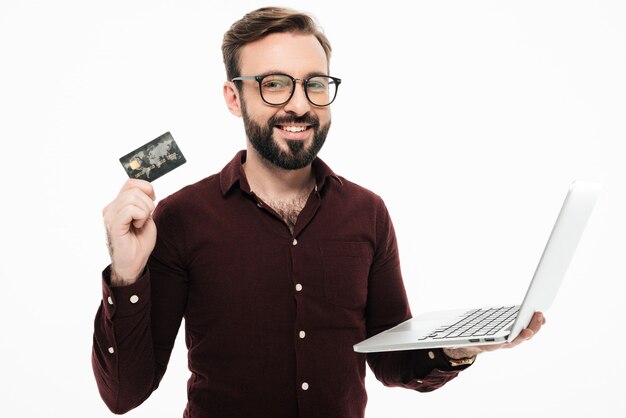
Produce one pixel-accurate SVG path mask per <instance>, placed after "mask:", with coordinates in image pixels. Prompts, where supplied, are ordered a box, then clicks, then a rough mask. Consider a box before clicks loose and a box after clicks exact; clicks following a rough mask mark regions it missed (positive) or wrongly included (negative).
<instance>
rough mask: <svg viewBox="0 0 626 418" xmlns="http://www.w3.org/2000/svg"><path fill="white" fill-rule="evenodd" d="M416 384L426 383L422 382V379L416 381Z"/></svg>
mask: <svg viewBox="0 0 626 418" xmlns="http://www.w3.org/2000/svg"><path fill="white" fill-rule="evenodd" d="M415 383H419V384H422V383H424V381H423V380H420V379H415Z"/></svg>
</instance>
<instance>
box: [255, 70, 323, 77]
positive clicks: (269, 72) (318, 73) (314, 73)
mask: <svg viewBox="0 0 626 418" xmlns="http://www.w3.org/2000/svg"><path fill="white" fill-rule="evenodd" d="M270 74H285V75H288V76H290V77H293V76H292V75H290V74H287V73H286V72H285V71H282V70H270V71H264V72H262V73H261V74H257V75H260V76H266V75H270ZM316 75H324V76H328V74H326V72H320V71H312V72H309V73H306V74H305V75H304V76H303V77H302V78H311V77H314V76H316ZM296 78H299V77H296Z"/></svg>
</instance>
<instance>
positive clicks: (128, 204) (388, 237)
mask: <svg viewBox="0 0 626 418" xmlns="http://www.w3.org/2000/svg"><path fill="white" fill-rule="evenodd" d="M222 50H223V54H224V63H225V65H226V72H227V80H228V81H226V82H225V84H224V98H225V101H226V105H227V106H228V109H229V110H230V111H231V113H233V114H234V115H236V116H238V117H242V119H243V122H244V127H245V133H246V150H242V151H240V152H239V153H238V154H237V155H236V156H235V157H234V158H233V160H232V161H231V162H230V163H228V164H227V165H226V166H225V167H224V169H223V170H222V171H221V172H219V173H217V174H215V175H212V176H210V177H208V178H206V179H203V180H201V181H199V182H197V183H195V184H192V185H190V186H187V187H185V188H183V189H182V190H180V191H178V192H177V193H175V194H173V195H171V196H169V197H167V198H165V199H163V200H162V201H161V202H160V203H159V205H158V207H156V209H155V207H154V203H153V201H154V200H155V195H154V191H153V189H152V186H151V184H150V183H147V182H144V181H140V180H129V181H128V182H126V183H125V184H124V186H123V187H122V189H121V191H120V193H119V194H118V196H117V197H116V198H115V199H114V200H113V201H112V202H111V203H110V204H109V205H108V206H107V207H106V208H105V209H104V211H103V216H104V221H105V224H106V228H107V236H108V239H109V249H110V254H111V265H110V266H109V267H107V268H106V269H105V270H104V272H103V278H102V286H103V300H102V303H101V306H100V309H99V310H98V313H97V315H96V320H95V330H94V344H93V355H92V360H93V361H92V363H93V370H94V374H95V377H96V381H97V384H98V388H99V390H100V394H101V396H102V398H103V399H104V401H105V403H106V404H107V406H108V407H109V408H110V409H111V410H112V411H113V412H115V413H124V412H126V411H128V410H130V409H132V408H135V407H137V406H138V405H139V404H141V403H142V402H143V401H144V400H145V399H147V398H148V397H149V396H150V394H151V393H152V392H153V391H154V390H155V389H156V388H157V387H158V385H159V382H160V381H161V378H162V377H163V375H164V373H165V370H166V367H167V363H168V360H169V357H170V354H171V351H172V348H173V345H174V340H175V339H176V334H177V332H178V329H179V328H180V324H181V321H182V318H183V317H184V318H185V337H186V343H187V348H188V350H189V351H188V364H189V369H190V371H191V376H190V378H189V382H188V403H187V406H186V408H185V411H184V416H185V417H203V418H206V417H229V418H238V417H241V418H244V417H245V418H250V417H257V418H263V417H268V418H270V417H271V418H293V417H324V418H328V417H342V418H343V417H348V418H352V417H363V416H364V413H365V405H366V402H367V395H366V393H365V368H366V360H367V362H368V363H369V365H370V367H371V368H372V370H373V371H374V373H375V374H376V377H377V378H378V379H379V380H380V381H382V382H383V384H385V385H387V386H400V387H405V388H408V389H413V390H417V391H422V392H426V391H431V390H434V389H437V388H439V387H441V386H443V385H444V384H445V383H446V382H448V381H449V380H451V379H452V378H454V377H456V376H457V375H458V373H459V371H460V370H463V369H465V368H467V367H468V366H469V365H470V364H471V363H472V362H473V361H474V359H475V356H476V354H478V353H479V352H481V351H483V350H493V349H497V348H501V347H500V346H489V347H476V348H471V349H465V350H463V349H457V350H454V349H443V350H439V349H437V350H415V351H404V352H394V353H377V354H369V355H367V356H366V355H364V354H359V353H355V352H354V351H353V349H352V346H353V345H354V344H355V343H357V342H359V341H361V340H363V339H365V338H366V337H369V336H371V335H373V334H376V333H378V332H380V331H383V330H385V329H388V328H390V327H391V326H394V325H396V324H398V323H400V322H402V321H404V320H406V319H408V318H410V316H411V313H410V309H409V305H408V302H407V297H406V293H405V290H404V286H403V282H402V275H401V271H400V261H399V257H398V249H397V245H396V238H395V233H394V230H393V226H392V223H391V220H390V217H389V214H388V212H387V209H386V208H385V205H384V203H383V201H382V200H381V199H380V197H379V196H377V195H376V194H374V193H372V192H370V191H368V190H367V189H365V188H363V187H360V186H358V185H356V184H354V183H352V182H350V181H348V180H346V179H345V178H343V177H340V176H338V175H336V174H335V173H334V172H333V171H332V170H331V169H330V168H329V167H328V166H327V165H326V164H324V162H323V161H322V160H321V159H319V158H318V157H317V154H318V152H319V151H320V149H321V148H322V146H323V144H324V141H325V140H326V135H327V132H328V130H329V128H330V124H331V113H330V107H329V106H330V104H331V103H332V102H333V101H334V100H335V98H336V96H337V93H338V89H339V86H340V83H341V80H340V79H339V78H337V77H334V76H331V75H330V73H329V68H330V67H329V60H330V52H331V47H330V44H329V42H328V40H327V39H326V37H325V36H324V34H323V33H321V32H320V31H319V30H318V28H317V27H316V25H315V23H314V21H313V19H312V18H311V17H310V16H308V15H306V14H303V13H299V12H295V11H292V10H288V9H282V8H263V9H259V10H255V11H253V12H251V13H249V14H247V15H246V16H244V17H243V18H242V19H241V20H239V21H237V22H235V23H234V24H233V26H232V27H231V28H230V30H229V31H228V32H227V33H226V34H225V36H224V42H223V46H222ZM157 231H158V236H157ZM542 324H543V318H542V317H541V316H540V315H538V314H537V315H535V317H534V319H533V321H532V322H531V324H530V325H529V328H528V329H526V330H524V331H523V332H522V334H520V336H519V337H518V338H517V339H516V340H515V341H514V342H513V343H511V344H509V345H508V347H512V346H515V345H517V344H519V343H520V342H522V341H523V340H525V339H528V338H530V337H531V336H532V335H533V334H534V333H536V332H537V331H538V330H539V329H540V327H541V325H542Z"/></svg>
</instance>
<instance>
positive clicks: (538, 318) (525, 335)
mask: <svg viewBox="0 0 626 418" xmlns="http://www.w3.org/2000/svg"><path fill="white" fill-rule="evenodd" d="M545 323H546V319H545V318H544V316H543V314H542V313H541V312H535V314H534V315H533V317H532V319H531V320H530V324H528V327H527V328H524V329H523V330H522V332H520V333H519V335H518V336H517V337H515V339H514V340H513V341H511V342H505V343H502V344H491V345H477V346H473V347H459V348H447V347H446V348H444V349H443V352H444V354H445V355H446V356H448V357H449V358H451V359H462V358H468V357H474V356H476V355H478V354H479V353H482V352H484V351H495V350H499V349H501V348H513V347H515V346H517V345H519V344H521V343H523V342H524V341H527V340H530V339H531V338H532V337H534V336H535V334H537V333H538V332H539V330H540V329H541V327H542V326H543V325H544V324H545Z"/></svg>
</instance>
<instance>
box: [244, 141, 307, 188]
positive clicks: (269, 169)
mask: <svg viewBox="0 0 626 418" xmlns="http://www.w3.org/2000/svg"><path fill="white" fill-rule="evenodd" d="M244 171H245V173H246V178H247V179H248V183H249V184H250V189H251V190H252V191H254V192H255V193H256V194H258V195H261V196H271V197H273V198H276V199H288V198H290V197H293V196H295V195H301V194H302V193H307V194H308V193H309V192H310V191H311V189H312V188H313V186H314V183H315V178H314V176H313V170H312V169H311V165H310V164H309V165H308V166H306V167H303V168H301V169H298V170H285V169H283V168H280V167H276V166H275V165H272V164H271V163H269V162H268V161H266V160H264V159H263V158H261V156H260V155H259V154H257V152H256V151H255V150H254V149H251V147H248V152H247V155H246V162H245V164H244Z"/></svg>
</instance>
